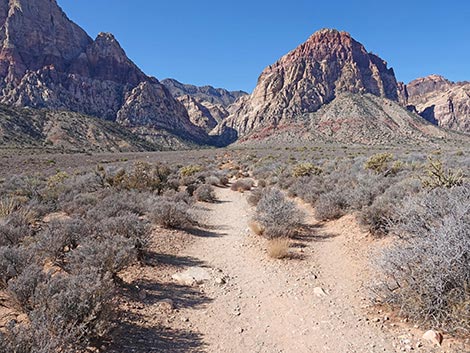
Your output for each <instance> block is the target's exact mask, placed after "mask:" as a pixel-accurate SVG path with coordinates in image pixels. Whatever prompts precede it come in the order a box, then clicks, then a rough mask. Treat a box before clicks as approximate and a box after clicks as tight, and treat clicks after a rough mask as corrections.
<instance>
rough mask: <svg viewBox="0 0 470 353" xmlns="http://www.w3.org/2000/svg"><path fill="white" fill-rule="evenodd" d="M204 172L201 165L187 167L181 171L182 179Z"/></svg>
mask: <svg viewBox="0 0 470 353" xmlns="http://www.w3.org/2000/svg"><path fill="white" fill-rule="evenodd" d="M202 170H203V168H202V167H201V166H199V165H187V166H185V167H183V168H181V169H180V175H181V176H182V177H190V176H193V175H195V174H196V173H199V172H201V171H202Z"/></svg>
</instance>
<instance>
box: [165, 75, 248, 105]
mask: <svg viewBox="0 0 470 353" xmlns="http://www.w3.org/2000/svg"><path fill="white" fill-rule="evenodd" d="M162 84H163V85H165V87H166V88H168V90H169V91H170V92H171V94H172V95H173V96H174V97H181V96H191V97H193V98H196V99H197V100H198V101H204V102H208V103H212V104H215V105H221V106H223V107H228V106H229V105H230V104H232V103H234V102H235V101H236V100H237V99H238V98H240V97H243V96H246V95H248V93H246V92H243V91H228V90H226V89H224V88H214V87H212V86H202V87H198V86H194V85H188V84H184V83H181V82H178V81H177V80H174V79H171V78H167V79H164V80H162Z"/></svg>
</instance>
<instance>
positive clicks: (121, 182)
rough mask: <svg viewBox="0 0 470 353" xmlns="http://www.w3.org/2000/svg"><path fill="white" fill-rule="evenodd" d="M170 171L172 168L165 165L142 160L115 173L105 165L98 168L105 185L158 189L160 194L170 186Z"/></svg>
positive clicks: (128, 188) (126, 188) (132, 188)
mask: <svg viewBox="0 0 470 353" xmlns="http://www.w3.org/2000/svg"><path fill="white" fill-rule="evenodd" d="M170 173H171V171H170V169H169V168H167V167H165V166H163V165H160V164H156V165H152V164H150V163H147V162H142V161H139V162H136V163H135V164H134V166H133V168H132V169H130V170H126V169H120V170H118V171H117V172H116V173H114V174H112V173H110V172H108V171H106V170H105V169H104V168H103V167H98V169H97V174H98V175H99V177H100V178H101V180H102V184H103V185H109V186H112V187H115V188H117V189H125V190H138V191H156V192H157V193H159V194H160V193H161V192H162V191H163V190H164V189H165V188H166V187H167V186H168V185H167V180H168V176H169V175H170Z"/></svg>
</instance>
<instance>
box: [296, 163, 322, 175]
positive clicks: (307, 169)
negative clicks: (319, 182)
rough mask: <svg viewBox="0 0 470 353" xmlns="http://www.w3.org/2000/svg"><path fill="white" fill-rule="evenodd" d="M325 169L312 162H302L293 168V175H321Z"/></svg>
mask: <svg viewBox="0 0 470 353" xmlns="http://www.w3.org/2000/svg"><path fill="white" fill-rule="evenodd" d="M322 172H323V170H322V169H321V168H320V167H317V166H316V165H314V164H312V163H300V164H297V165H296V166H295V167H294V168H293V169H292V176H293V177H296V178H299V177H305V176H312V175H320V174H321V173H322Z"/></svg>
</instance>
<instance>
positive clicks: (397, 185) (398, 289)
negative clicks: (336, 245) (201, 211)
mask: <svg viewBox="0 0 470 353" xmlns="http://www.w3.org/2000/svg"><path fill="white" fill-rule="evenodd" d="M298 155H304V156H307V155H308V154H307V153H304V151H302V152H300V151H299V153H298ZM312 155H315V153H312ZM435 156H439V159H436V157H435ZM469 165H470V163H469V160H468V158H467V157H465V154H463V153H461V154H458V155H455V154H449V153H447V154H443V153H441V152H440V151H439V153H434V157H433V158H429V157H428V156H427V155H426V154H424V153H412V154H409V153H401V154H392V153H388V152H387V153H383V152H380V153H377V154H374V155H369V156H362V155H361V154H358V155H357V156H351V155H350V156H347V157H343V158H338V157H334V158H322V157H321V155H318V154H317V155H316V157H312V158H311V159H305V160H304V161H300V162H299V158H294V157H292V156H291V157H289V158H287V156H285V157H284V158H277V159H276V161H274V159H272V158H266V157H265V158H260V159H259V160H258V161H257V162H256V163H254V164H253V166H252V168H251V174H252V175H253V177H254V178H256V179H260V180H263V181H265V183H266V185H268V186H269V188H270V191H268V192H266V191H263V190H261V189H255V190H254V191H252V193H251V195H250V196H249V198H248V200H249V203H250V204H251V205H253V206H256V211H257V218H256V221H257V222H256V223H253V224H250V228H251V229H252V231H253V232H258V233H260V234H261V233H262V234H266V235H267V236H268V237H270V238H272V237H276V236H283V235H288V233H286V229H293V228H295V226H294V225H295V224H298V222H299V221H300V220H301V219H299V218H298V215H299V213H298V211H297V210H295V209H294V208H293V204H292V203H290V202H291V201H287V200H285V199H284V195H283V194H282V193H281V192H280V191H276V188H278V189H282V190H285V191H286V193H287V194H288V195H289V196H290V197H299V198H301V199H303V200H304V201H306V202H308V203H310V204H311V205H312V206H313V207H314V209H315V216H316V218H318V220H320V221H329V220H334V219H337V218H340V217H342V216H343V215H345V214H349V213H353V214H354V215H355V216H356V219H357V220H358V222H359V224H360V225H362V226H363V227H364V229H365V230H367V231H369V232H370V234H371V235H372V236H374V237H384V236H390V237H393V238H394V240H393V241H392V242H391V243H392V244H393V245H392V246H390V247H388V248H386V249H384V250H383V251H382V254H381V256H380V261H375V262H377V263H379V266H378V273H379V278H378V281H377V282H378V283H379V285H377V286H375V288H376V289H377V288H379V291H378V292H377V293H378V299H379V300H380V301H381V302H384V303H387V304H389V305H391V306H392V307H396V308H398V309H399V310H400V313H401V314H402V315H406V316H407V317H409V318H411V319H413V320H415V321H418V322H428V323H430V324H431V325H432V326H433V327H437V328H441V329H444V330H446V331H450V332H459V333H464V334H468V333H469V332H470V319H469V312H470V292H469V288H470V260H469V259H470V247H469V246H468V245H469V244H470V233H469V232H470V184H469V172H470V170H469ZM290 222H292V223H290ZM278 226H280V227H282V231H279V228H278ZM276 245H277V243H276ZM270 248H271V245H270ZM273 248H278V246H274V247H273ZM273 253H276V254H277V253H279V252H278V251H274V250H273ZM274 257H276V256H274Z"/></svg>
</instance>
